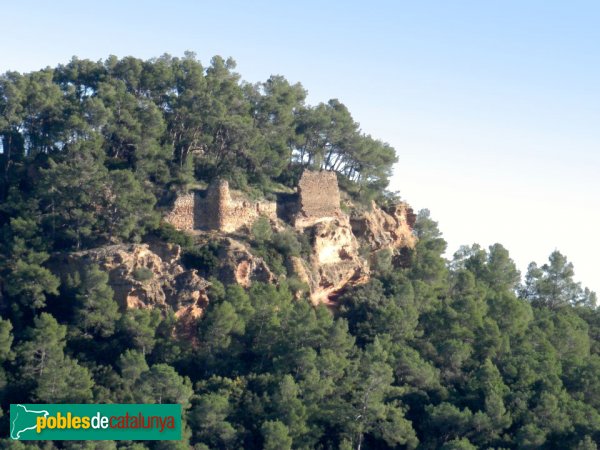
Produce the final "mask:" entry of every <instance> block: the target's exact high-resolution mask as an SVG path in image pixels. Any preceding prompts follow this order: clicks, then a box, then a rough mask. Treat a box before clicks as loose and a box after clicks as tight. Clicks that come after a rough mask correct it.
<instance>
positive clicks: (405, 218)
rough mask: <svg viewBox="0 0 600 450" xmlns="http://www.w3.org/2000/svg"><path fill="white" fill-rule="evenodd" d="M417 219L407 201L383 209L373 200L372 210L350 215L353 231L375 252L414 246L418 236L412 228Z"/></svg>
mask: <svg viewBox="0 0 600 450" xmlns="http://www.w3.org/2000/svg"><path fill="white" fill-rule="evenodd" d="M415 220H416V216H415V214H414V213H413V210H412V208H411V207H410V206H409V205H408V204H406V203H398V204H396V205H394V206H391V207H388V208H385V209H383V208H380V207H379V206H377V204H375V202H373V203H372V205H371V210H370V211H365V212H362V213H360V214H352V215H351V217H350V223H351V224H352V232H353V233H354V235H355V236H356V237H357V238H359V239H361V240H362V241H364V242H365V243H366V244H367V245H368V246H369V248H370V250H371V251H373V252H375V251H378V250H384V249H389V250H392V251H394V250H397V249H400V248H403V247H409V248H412V247H414V246H415V244H416V238H415V236H414V234H413V232H412V230H413V226H414V224H415Z"/></svg>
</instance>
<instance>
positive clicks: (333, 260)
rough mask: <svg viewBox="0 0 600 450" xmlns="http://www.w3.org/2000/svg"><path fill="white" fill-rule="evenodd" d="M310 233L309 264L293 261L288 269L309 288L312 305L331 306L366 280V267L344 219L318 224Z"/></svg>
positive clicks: (349, 227) (367, 272) (347, 221)
mask: <svg viewBox="0 0 600 450" xmlns="http://www.w3.org/2000/svg"><path fill="white" fill-rule="evenodd" d="M309 232H311V233H312V235H313V239H312V250H313V251H312V255H311V257H310V259H309V261H307V262H304V261H303V260H301V259H300V258H295V260H294V261H292V264H290V266H291V267H290V268H291V269H292V272H293V273H294V275H295V276H297V277H298V278H299V279H300V280H301V281H304V282H306V283H307V284H308V285H309V287H310V298H311V301H312V302H313V303H314V304H319V303H326V304H331V303H332V302H333V301H334V299H335V297H336V295H337V294H338V293H339V292H340V291H341V290H342V289H343V288H345V287H347V286H349V285H352V284H357V283H361V282H364V281H366V280H367V279H368V274H369V266H368V263H367V262H366V261H364V260H363V259H362V258H360V255H359V242H358V241H357V239H356V237H355V236H354V235H353V234H352V227H351V226H350V222H349V220H348V218H347V217H344V216H343V215H342V216H340V218H338V219H334V220H330V221H326V222H319V223H317V224H315V225H313V227H312V229H311V230H309Z"/></svg>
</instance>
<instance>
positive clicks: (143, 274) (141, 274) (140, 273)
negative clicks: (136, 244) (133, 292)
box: [132, 267, 154, 281]
mask: <svg viewBox="0 0 600 450" xmlns="http://www.w3.org/2000/svg"><path fill="white" fill-rule="evenodd" d="M132 275H133V278H135V279H136V280H137V281H148V280H151V279H152V278H153V277H154V272H152V271H151V270H150V269H148V268H147V267H138V268H137V269H135V270H134V271H133V273H132Z"/></svg>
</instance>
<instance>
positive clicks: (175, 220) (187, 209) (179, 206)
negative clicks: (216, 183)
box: [165, 192, 196, 230]
mask: <svg viewBox="0 0 600 450" xmlns="http://www.w3.org/2000/svg"><path fill="white" fill-rule="evenodd" d="M194 198H195V195H194V193H193V192H190V193H189V194H186V195H182V196H180V197H177V199H176V200H175V204H174V205H173V209H172V210H171V212H170V213H169V214H168V215H167V217H165V221H166V222H167V223H170V224H171V225H173V226H174V227H175V228H177V229H178V230H193V229H194V209H195V203H196V202H195V200H194Z"/></svg>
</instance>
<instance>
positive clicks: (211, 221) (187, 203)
mask: <svg viewBox="0 0 600 450" xmlns="http://www.w3.org/2000/svg"><path fill="white" fill-rule="evenodd" d="M260 216H265V217H267V218H269V219H271V220H275V219H276V218H277V205H276V204H275V202H268V201H250V200H248V199H246V198H244V197H243V196H240V198H236V199H233V198H232V196H231V193H230V191H229V183H228V182H227V181H225V180H215V181H214V182H213V183H211V184H210V186H209V187H208V189H207V190H206V192H205V193H204V195H201V194H200V193H190V194H187V195H183V196H181V197H179V198H177V200H176V201H175V204H174V206H173V209H172V210H171V212H170V213H169V214H168V215H167V217H166V218H165V220H166V221H167V222H169V223H171V224H172V225H173V226H174V227H176V228H177V229H180V230H189V231H191V230H198V229H201V230H219V231H222V232H225V233H232V232H235V231H238V230H240V229H241V228H243V227H247V228H249V227H250V226H251V225H252V224H253V223H254V221H256V220H257V219H258V218H259V217H260Z"/></svg>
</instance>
